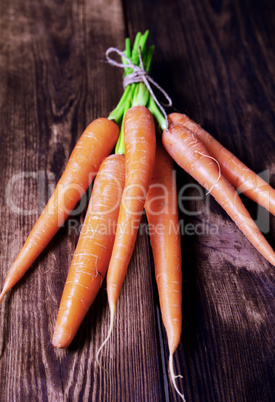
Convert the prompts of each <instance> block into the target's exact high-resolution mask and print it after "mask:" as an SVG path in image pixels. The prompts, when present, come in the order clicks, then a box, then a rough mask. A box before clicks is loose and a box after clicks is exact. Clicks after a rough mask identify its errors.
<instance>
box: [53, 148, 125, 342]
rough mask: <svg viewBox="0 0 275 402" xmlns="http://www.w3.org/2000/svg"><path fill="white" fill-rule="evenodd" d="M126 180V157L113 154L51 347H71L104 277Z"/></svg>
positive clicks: (100, 178) (101, 176)
mask: <svg viewBox="0 0 275 402" xmlns="http://www.w3.org/2000/svg"><path fill="white" fill-rule="evenodd" d="M124 179H125V158H124V155H111V156H109V157H107V158H106V159H105V160H104V161H103V162H102V164H101V166H100V169H99V172H98V174H97V176H96V179H95V182H94V186H93V191H92V196H91V199H90V202H89V207H88V210H87V214H86V217H85V220H84V224H83V227H82V231H81V234H80V237H79V240H78V244H77V247H76V250H75V253H74V256H73V260H72V263H71V266H70V269H69V273H68V277H67V280H66V284H65V287H64V290H63V295H62V298H61V302H60V307H59V311H58V316H57V321H56V326H55V331H54V335H53V340H52V344H53V346H55V347H61V348H64V347H68V346H69V344H70V343H71V341H72V339H73V338H74V336H75V334H76V332H77V330H78V328H79V326H80V324H81V323H82V321H83V319H84V317H85V315H86V313H87V311H88V310H89V308H90V306H91V305H92V303H93V301H94V299H95V297H96V295H97V293H98V291H99V289H100V287H101V284H102V282H103V279H104V277H105V274H106V271H107V268H108V265H109V261H110V258H111V253H112V248H113V243H114V239H115V230H116V223H117V218H118V213H119V206H120V201H121V195H122V191H123V188H124Z"/></svg>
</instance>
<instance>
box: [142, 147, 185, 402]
mask: <svg viewBox="0 0 275 402" xmlns="http://www.w3.org/2000/svg"><path fill="white" fill-rule="evenodd" d="M145 211H146V215H147V220H148V223H149V234H150V241H151V246H152V251H153V256H154V263H155V276H156V282H157V286H158V293H159V301H160V310H161V315H162V321H163V323H164V326H165V329H166V333H167V338H168V346H169V353H170V356H169V368H170V375H171V378H172V382H173V385H174V387H175V389H176V391H177V393H178V394H179V395H180V396H181V397H182V398H183V399H184V396H183V394H181V393H180V391H179V389H178V387H177V385H176V383H175V378H176V376H175V374H174V369H173V355H174V352H175V350H176V349H177V347H178V345H179V342H180V337H181V327H182V271H181V262H182V261H181V242H180V231H179V218H178V205H177V188H176V180H175V175H174V171H173V160H172V158H170V156H169V155H168V153H167V152H166V151H165V149H164V148H163V146H162V145H161V144H160V143H158V144H157V148H156V159H155V166H154V171H153V175H152V180H151V184H150V186H149V190H148V194H147V198H146V203H145Z"/></svg>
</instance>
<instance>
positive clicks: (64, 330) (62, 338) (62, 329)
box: [52, 326, 72, 348]
mask: <svg viewBox="0 0 275 402" xmlns="http://www.w3.org/2000/svg"><path fill="white" fill-rule="evenodd" d="M71 341H72V328H70V327H66V326H58V327H56V328H55V330H54V334H53V337H52V345H53V347H54V348H67V347H68V346H69V345H70V343H71Z"/></svg>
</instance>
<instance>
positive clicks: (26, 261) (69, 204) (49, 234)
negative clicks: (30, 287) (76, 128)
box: [0, 118, 119, 302]
mask: <svg viewBox="0 0 275 402" xmlns="http://www.w3.org/2000/svg"><path fill="white" fill-rule="evenodd" d="M118 135H119V128H118V126H117V125H116V124H115V123H114V122H112V121H110V120H108V119H106V118H99V119H96V120H94V121H93V122H92V123H90V124H89V125H88V127H87V128H86V129H85V131H84V132H83V134H82V135H81V137H80V139H79V140H78V142H77V144H76V146H75V148H74V150H73V152H72V154H71V156H70V158H69V161H68V163H67V166H66V168H65V170H64V172H63V174H62V176H61V178H60V180H59V181H58V183H57V186H56V188H55V190H54V192H53V194H52V196H51V197H50V199H49V201H48V203H47V205H46V207H45V208H44V210H43V212H42V213H41V215H40V217H39V218H38V220H37V221H36V223H35V225H34V227H33V229H32V230H31V232H30V234H29V236H28V238H27V240H26V242H25V244H24V245H23V247H22V249H21V251H20V252H19V254H18V256H17V258H16V260H15V261H14V263H13V264H12V266H11V268H10V270H9V272H8V274H7V277H6V280H5V283H4V287H3V290H2V293H1V295H0V302H1V301H2V299H3V297H4V295H5V293H6V292H7V291H8V290H9V289H11V288H12V287H13V286H14V285H15V284H16V283H17V282H18V281H19V280H20V279H21V277H22V276H23V275H24V274H25V272H26V271H27V270H28V269H29V268H30V266H31V265H32V263H33V262H34V261H35V260H36V259H37V257H38V256H39V255H40V254H41V252H42V251H43V250H44V249H45V247H46V246H47V245H48V244H49V242H50V241H51V239H52V238H53V237H54V235H55V234H56V233H57V232H58V230H59V228H60V227H61V226H62V225H63V223H64V222H65V220H66V219H67V218H68V216H69V214H70V213H71V211H72V210H73V209H74V207H75V206H76V204H77V202H78V201H79V200H80V198H81V197H82V196H83V194H84V193H85V192H86V190H87V188H88V187H89V185H90V184H91V182H92V180H93V179H94V177H95V175H96V173H97V170H98V168H99V166H100V164H101V162H102V160H103V159H104V158H105V157H106V156H108V155H109V154H110V152H111V151H112V149H113V148H114V146H115V143H116V141H117V139H118Z"/></svg>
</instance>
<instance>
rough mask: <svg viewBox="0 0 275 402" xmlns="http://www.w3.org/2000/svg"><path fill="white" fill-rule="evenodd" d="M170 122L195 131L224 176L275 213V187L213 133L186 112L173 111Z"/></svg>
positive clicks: (241, 190)
mask: <svg viewBox="0 0 275 402" xmlns="http://www.w3.org/2000/svg"><path fill="white" fill-rule="evenodd" d="M169 121H170V123H177V124H182V125H183V126H185V127H187V128H188V129H189V130H190V131H192V132H193V133H195V134H196V135H197V136H198V138H199V139H200V140H201V142H202V143H203V144H204V145H205V147H206V148H207V150H208V151H209V153H210V155H212V156H213V157H214V158H215V159H217V161H218V162H219V164H220V166H221V172H222V174H223V176H224V177H225V178H226V179H227V180H228V181H229V182H230V183H231V184H232V185H233V186H234V187H235V188H237V189H238V190H239V191H240V192H242V193H243V194H245V195H246V196H247V197H249V198H251V199H252V200H253V201H255V202H257V203H258V204H259V205H261V206H263V207H264V208H266V209H267V210H268V211H269V212H270V213H272V214H273V215H275V189H274V188H272V187H271V186H270V185H269V184H268V183H266V182H265V181H264V180H263V179H262V178H261V177H260V176H258V175H257V174H256V173H255V172H253V171H252V170H251V169H249V168H248V167H247V166H246V165H245V164H244V163H242V162H241V161H240V160H239V159H238V158H236V156H235V155H233V154H232V153H231V152H230V151H228V149H226V148H224V147H223V146H222V144H220V143H219V142H218V141H217V140H215V138H214V137H212V135H210V134H209V133H208V132H207V131H205V130H203V129H202V128H201V127H200V126H199V125H198V124H197V123H195V122H194V121H192V120H191V119H190V118H189V117H188V116H186V115H185V114H180V113H171V114H170V115H169Z"/></svg>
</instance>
